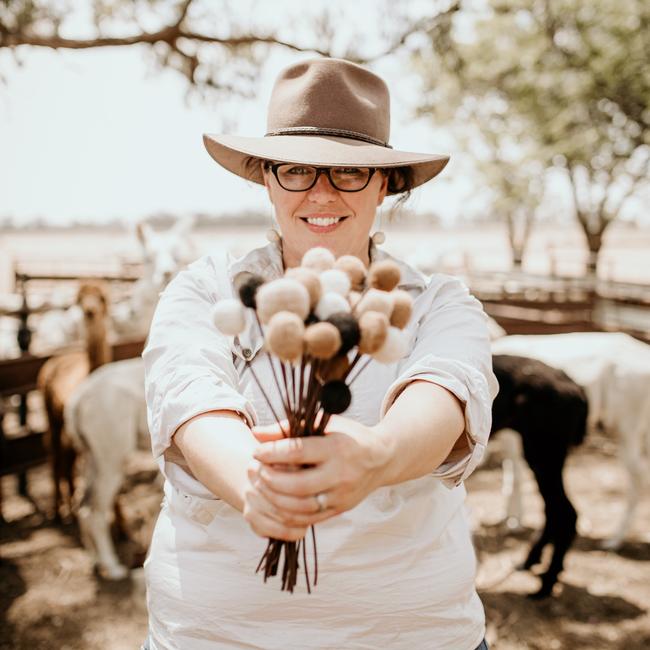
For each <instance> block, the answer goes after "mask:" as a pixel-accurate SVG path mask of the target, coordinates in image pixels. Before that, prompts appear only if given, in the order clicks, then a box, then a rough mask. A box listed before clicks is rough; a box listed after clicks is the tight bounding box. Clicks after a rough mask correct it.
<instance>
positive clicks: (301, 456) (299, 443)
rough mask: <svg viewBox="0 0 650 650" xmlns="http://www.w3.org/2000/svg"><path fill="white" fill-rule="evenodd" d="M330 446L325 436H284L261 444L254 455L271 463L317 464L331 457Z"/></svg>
mask: <svg viewBox="0 0 650 650" xmlns="http://www.w3.org/2000/svg"><path fill="white" fill-rule="evenodd" d="M330 447H331V445H330V444H329V441H327V440H325V439H324V438H284V439H283V440H276V441H274V442H266V443H264V444H261V445H259V446H258V447H257V449H255V451H254V452H253V457H254V458H256V459H257V460H259V461H260V462H262V463H266V464H269V465H275V464H293V465H302V464H317V463H322V462H324V461H325V460H327V459H328V458H329V457H330V455H331V449H330Z"/></svg>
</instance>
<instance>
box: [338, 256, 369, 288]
mask: <svg viewBox="0 0 650 650" xmlns="http://www.w3.org/2000/svg"><path fill="white" fill-rule="evenodd" d="M334 268H335V269H339V270H340V271H345V272H346V273H347V274H348V277H349V278H350V282H351V284H352V288H353V289H354V290H355V291H361V290H363V285H364V284H365V281H366V267H365V266H364V264H363V262H362V261H361V260H360V259H359V258H358V257H355V256H354V255H341V257H339V258H338V259H337V260H336V262H335V263H334Z"/></svg>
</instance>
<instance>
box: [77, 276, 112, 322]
mask: <svg viewBox="0 0 650 650" xmlns="http://www.w3.org/2000/svg"><path fill="white" fill-rule="evenodd" d="M77 304H78V305H79V307H80V308H81V311H82V312H83V317H84V321H85V322H86V323H87V324H89V325H90V324H93V323H98V322H100V321H102V320H103V319H104V318H105V317H106V315H107V313H108V297H107V291H106V287H105V286H104V285H103V284H102V283H99V282H84V283H83V284H82V285H81V286H80V287H79V293H78V294H77Z"/></svg>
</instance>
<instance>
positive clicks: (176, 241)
mask: <svg viewBox="0 0 650 650" xmlns="http://www.w3.org/2000/svg"><path fill="white" fill-rule="evenodd" d="M192 224H193V219H191V218H188V219H179V220H178V221H177V222H176V223H175V224H174V225H173V226H172V227H171V228H170V229H169V230H167V231H164V232H155V231H154V230H153V229H152V228H151V226H150V225H149V224H147V223H139V224H138V227H137V235H138V240H139V241H140V245H141V247H142V255H143V259H144V271H143V274H142V277H141V278H140V279H139V280H138V281H137V282H136V283H135V285H134V287H133V290H132V291H131V296H130V297H129V298H128V299H127V300H125V301H123V302H120V303H117V304H116V305H114V307H113V310H112V314H111V318H112V323H113V329H114V330H115V332H116V333H117V334H118V335H120V336H124V337H129V338H146V336H147V335H148V334H149V327H150V326H151V320H152V319H153V313H154V310H155V309H156V305H157V304H158V296H159V295H160V292H161V291H162V290H163V289H164V288H165V287H166V286H167V284H168V283H169V281H170V280H171V279H172V277H174V275H176V273H177V272H178V271H179V270H180V268H181V267H182V266H183V265H184V264H185V263H187V262H189V261H191V260H192V258H193V257H194V255H193V249H192V247H191V245H190V242H189V231H190V229H191V228H192Z"/></svg>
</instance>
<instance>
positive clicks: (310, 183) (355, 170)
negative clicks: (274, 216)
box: [266, 162, 376, 192]
mask: <svg viewBox="0 0 650 650" xmlns="http://www.w3.org/2000/svg"><path fill="white" fill-rule="evenodd" d="M266 168H267V169H270V170H271V171H272V172H273V175H274V176H275V178H276V179H277V181H278V184H279V185H280V187H281V188H282V189H283V190H287V192H306V191H307V190H310V189H311V188H312V187H314V185H316V182H317V181H318V177H319V176H320V175H321V174H325V176H327V179H328V180H329V182H330V184H331V185H332V187H333V188H334V189H336V190H338V191H339V192H360V191H361V190H364V189H365V188H366V187H368V183H370V179H371V178H372V175H373V174H374V173H375V171H376V168H375V167H314V166H312V165H299V164H296V163H270V162H269V163H266Z"/></svg>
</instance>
